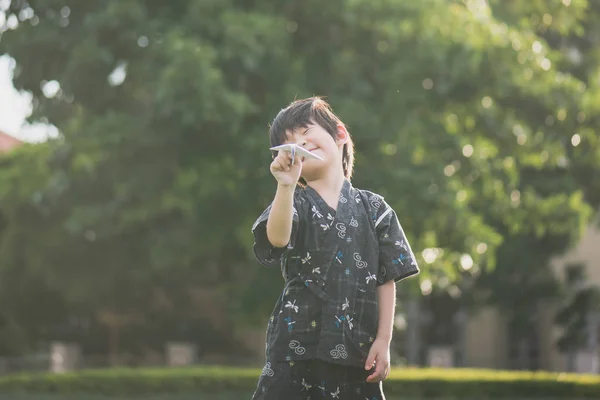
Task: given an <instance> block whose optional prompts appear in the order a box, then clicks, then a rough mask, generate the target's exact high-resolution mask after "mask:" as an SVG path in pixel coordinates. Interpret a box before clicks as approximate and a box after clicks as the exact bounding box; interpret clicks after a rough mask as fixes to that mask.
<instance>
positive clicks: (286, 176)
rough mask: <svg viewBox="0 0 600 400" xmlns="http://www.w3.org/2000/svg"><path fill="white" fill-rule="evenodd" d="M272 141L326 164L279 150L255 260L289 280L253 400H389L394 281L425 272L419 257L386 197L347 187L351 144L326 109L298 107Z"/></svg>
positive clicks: (318, 103)
mask: <svg viewBox="0 0 600 400" xmlns="http://www.w3.org/2000/svg"><path fill="white" fill-rule="evenodd" d="M269 135H270V141H271V145H272V146H276V145H280V144H285V143H295V144H297V145H298V146H301V147H303V148H305V149H306V150H309V151H311V152H313V153H314V154H315V155H317V156H319V157H320V158H321V159H322V160H318V159H306V160H302V158H301V157H300V156H298V155H296V158H295V160H294V162H292V159H291V155H290V153H289V152H285V151H280V152H279V154H277V156H276V157H275V158H274V160H273V163H272V164H271V167H270V169H271V173H272V174H273V176H274V177H275V179H276V181H277V191H276V193H275V199H274V200H273V202H272V203H271V205H270V206H269V207H268V208H267V209H266V210H265V211H264V212H263V213H262V215H261V216H260V217H259V218H258V220H257V221H256V222H255V223H254V226H253V227H252V232H253V234H254V241H255V242H254V253H255V255H256V258H257V259H258V261H259V262H260V263H261V264H262V265H264V266H266V267H274V266H280V267H281V270H282V274H283V278H284V280H285V286H284V289H283V293H282V294H281V296H280V297H279V299H278V301H277V303H276V305H275V309H274V311H273V314H272V316H271V319H270V321H269V324H268V328H267V343H266V358H267V362H266V365H265V367H264V368H263V371H262V374H261V377H260V379H259V381H258V387H257V389H256V392H255V393H254V396H253V399H254V400H258V399H265V400H295V399H298V400H300V399H302V400H305V399H322V398H327V399H343V400H353V399H360V400H365V399H368V400H375V399H384V398H385V397H384V394H383V391H382V385H381V381H383V380H384V379H385V378H386V377H387V376H388V374H389V368H390V355H389V354H390V341H391V338H392V323H393V319H394V306H395V300H396V287H395V282H397V281H399V280H401V279H404V278H406V277H408V276H411V275H414V274H417V273H418V272H419V270H418V267H417V264H416V261H415V257H414V255H413V253H412V250H411V248H410V246H409V244H408V241H407V240H406V237H405V236H404V232H403V231H402V228H401V226H400V224H399V223H398V219H397V218H396V214H395V212H394V211H393V210H392V209H391V208H390V206H389V205H388V204H387V203H386V202H385V201H384V200H383V198H382V197H381V196H379V195H377V194H374V193H371V192H368V191H365V190H359V189H356V188H354V187H352V185H351V184H350V177H351V175H352V168H353V161H354V151H353V144H352V139H351V137H350V134H349V133H348V131H347V130H346V128H345V126H344V124H343V123H342V122H341V121H340V120H339V119H338V117H336V116H335V114H334V113H333V112H332V110H331V108H330V107H329V105H328V104H327V103H326V102H325V101H324V100H322V99H321V98H318V97H313V98H308V99H304V100H297V101H295V102H293V103H292V104H291V105H289V106H288V107H287V108H285V109H283V110H281V111H280V112H279V114H278V115H277V117H276V118H275V120H274V121H273V123H272V125H271V127H270V132H269Z"/></svg>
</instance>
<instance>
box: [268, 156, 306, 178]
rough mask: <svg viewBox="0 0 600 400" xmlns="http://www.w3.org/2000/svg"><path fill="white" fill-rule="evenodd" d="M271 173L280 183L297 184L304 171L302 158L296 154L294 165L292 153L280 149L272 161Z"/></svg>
mask: <svg viewBox="0 0 600 400" xmlns="http://www.w3.org/2000/svg"><path fill="white" fill-rule="evenodd" d="M271 173H272V174H273V176H274V177H275V179H276V180H277V183H278V184H280V185H283V186H295V185H296V183H297V182H298V179H300V174H301V173H302V158H301V157H300V156H299V155H296V159H295V160H294V165H292V155H291V154H290V153H289V152H287V151H283V150H280V151H279V153H278V154H277V157H275V159H274V160H273V162H272V163H271Z"/></svg>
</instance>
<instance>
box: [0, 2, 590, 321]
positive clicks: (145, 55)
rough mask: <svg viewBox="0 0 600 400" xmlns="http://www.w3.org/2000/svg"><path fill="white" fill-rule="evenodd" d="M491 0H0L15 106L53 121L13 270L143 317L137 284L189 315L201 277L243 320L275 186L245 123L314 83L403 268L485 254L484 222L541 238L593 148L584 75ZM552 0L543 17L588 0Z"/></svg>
mask: <svg viewBox="0 0 600 400" xmlns="http://www.w3.org/2000/svg"><path fill="white" fill-rule="evenodd" d="M512 3H523V4H525V3H526V2H525V1H523V2H512ZM538 3H540V2H538ZM541 3H543V4H554V3H556V2H550V1H547V2H541ZM499 4H500V3H497V4H494V8H493V9H490V8H489V7H488V6H486V3H485V2H476V1H467V0H465V1H447V0H424V1H420V2H410V1H401V0H382V1H375V2H373V1H368V0H353V1H350V2H347V1H341V0H334V1H328V2H317V1H314V0H310V1H302V2H301V1H295V0H293V1H286V2H271V1H264V0H263V1H261V0H256V1H252V2H248V1H235V0H219V1H215V0H203V1H189V0H177V1H174V2H169V3H164V2H158V1H145V2H142V1H127V2H122V1H117V0H106V1H103V2H78V1H74V0H61V1H57V0H44V1H36V0H31V1H27V2H25V1H23V0H13V1H12V2H11V3H10V6H9V8H8V10H7V11H6V14H7V16H8V19H7V20H12V21H14V20H15V18H17V19H18V20H19V24H18V26H17V27H16V28H15V29H11V30H6V31H4V32H3V33H2V36H1V38H0V40H1V41H0V46H1V47H0V53H7V54H9V55H10V56H12V57H14V58H15V60H16V61H17V72H18V73H17V74H16V76H15V85H16V86H17V87H18V88H19V89H23V90H27V91H30V92H31V93H33V95H34V97H35V99H36V102H35V112H34V115H33V116H32V119H40V118H47V120H48V121H50V122H51V123H53V124H55V125H56V126H57V127H59V129H60V131H61V135H62V139H61V140H60V142H58V143H56V146H55V147H54V148H53V151H52V159H53V162H52V163H51V164H50V166H49V167H48V168H49V171H48V177H47V180H46V181H45V182H44V183H42V184H40V185H39V193H40V194H39V196H40V198H41V199H42V200H41V202H42V203H43V205H44V207H45V208H44V209H45V210H46V211H45V212H47V213H48V215H49V217H48V219H47V220H45V222H44V224H43V225H40V226H41V227H38V228H37V229H38V230H39V231H40V232H41V233H39V234H40V235H42V234H43V235H45V236H50V237H51V240H52V242H51V243H52V246H40V248H39V249H38V248H36V250H35V251H36V257H37V258H39V264H36V265H34V264H29V263H28V264H27V266H26V268H27V269H30V270H31V271H32V274H34V275H35V276H38V277H40V279H41V280H42V281H43V282H45V284H47V285H48V287H50V288H52V289H53V290H57V291H60V292H61V293H64V296H65V299H66V300H65V301H67V302H68V304H70V305H71V307H73V308H74V309H76V308H78V307H79V308H81V309H83V310H85V311H84V312H85V313H92V314H94V315H95V314H97V313H98V312H99V311H104V312H105V313H106V312H108V313H111V314H112V315H121V316H127V315H140V314H141V315H146V316H147V315H150V314H151V313H152V312H154V311H152V310H155V309H157V307H159V306H158V305H156V302H157V294H156V290H157V288H160V289H161V290H163V291H164V293H166V295H165V296H166V297H167V298H168V299H169V303H170V304H175V303H176V299H178V298H179V300H178V302H177V304H180V305H181V307H185V308H186V309H187V310H190V313H192V311H191V310H194V309H195V308H194V306H193V304H192V300H191V296H189V295H188V294H189V293H190V292H191V291H192V289H194V288H198V287H202V288H204V289H205V290H206V291H213V292H215V293H217V295H219V293H220V295H221V296H222V297H221V299H222V300H223V303H224V304H229V305H236V306H238V305H241V306H242V307H241V308H239V310H241V311H238V312H236V313H231V314H230V315H235V316H236V318H237V317H240V321H242V323H248V322H249V321H264V319H265V318H266V313H267V312H268V310H269V309H270V307H271V303H272V299H273V298H274V296H275V295H276V293H277V292H279V290H280V287H281V283H280V279H281V278H280V276H279V274H277V273H274V272H273V271H264V270H260V269H259V268H258V267H255V266H254V264H255V263H253V262H252V257H251V251H250V247H251V244H252V243H251V240H252V239H251V237H250V233H249V229H250V226H251V224H252V222H253V221H254V219H255V218H256V216H257V215H258V214H259V213H260V212H261V211H262V209H263V208H264V207H265V206H266V205H267V204H268V202H269V201H270V198H271V196H272V194H273V191H274V186H275V185H274V182H273V180H272V178H271V177H270V176H269V173H268V169H267V166H268V163H269V157H270V155H269V152H268V151H267V147H268V143H267V137H266V124H267V123H268V122H269V120H270V119H271V118H272V117H273V116H274V115H275V113H276V112H277V111H278V110H279V109H280V108H281V107H282V106H284V105H285V104H287V103H288V102H289V101H291V100H292V99H293V98H294V97H302V96H308V95H313V94H319V95H326V96H328V97H329V100H330V101H331V103H332V104H333V106H334V108H335V110H336V111H337V113H338V114H339V115H340V116H341V118H342V120H344V121H345V122H346V123H347V124H348V126H349V128H350V131H351V133H353V134H354V138H355V141H356V147H357V149H358V154H357V167H356V171H357V172H356V176H355V179H354V182H355V185H356V186H357V187H364V188H368V189H372V190H375V191H377V192H380V193H382V194H383V195H385V196H386V199H387V200H388V201H389V202H390V204H391V205H392V206H393V207H394V208H395V209H396V210H397V211H398V214H399V215H400V218H401V220H402V223H403V225H404V227H405V230H406V231H407V233H408V236H409V238H410V239H411V242H412V244H413V247H414V248H415V250H417V251H418V252H419V253H420V254H421V252H422V251H423V250H425V249H427V251H425V252H424V253H423V254H424V255H426V257H424V259H422V260H421V265H422V266H423V267H424V268H423V274H422V279H429V280H431V281H432V282H433V284H434V286H436V287H440V288H442V289H444V290H446V289H448V288H450V287H453V286H455V285H456V284H457V283H460V282H461V277H462V276H463V275H477V274H479V273H481V271H486V270H488V269H491V268H492V267H493V266H494V265H495V261H496V259H498V260H501V259H502V260H503V258H502V257H504V256H503V254H504V253H503V251H501V252H500V253H497V249H498V246H499V245H500V243H501V242H502V239H503V238H509V239H511V238H520V237H523V236H526V237H529V236H532V237H535V238H542V237H545V235H560V237H563V238H564V240H563V241H561V242H560V245H557V246H554V245H553V244H551V243H549V244H548V245H552V247H551V248H548V246H546V245H543V246H539V247H535V248H534V250H533V252H534V253H535V255H538V256H540V255H541V256H540V257H541V258H542V259H543V257H546V256H547V255H549V254H550V253H552V252H553V251H561V250H562V249H563V248H564V245H563V244H564V243H566V242H570V241H571V240H573V238H575V237H576V236H577V235H578V234H579V233H580V232H581V229H582V227H583V226H584V225H585V224H586V223H587V220H588V218H589V216H590V206H589V204H588V201H591V200H590V197H589V196H587V195H588V193H589V192H590V186H589V185H590V182H589V181H584V180H581V179H578V178H577V177H578V176H580V175H579V174H580V171H581V170H583V171H591V170H593V169H592V167H593V168H597V166H598V157H597V154H598V143H597V139H595V138H594V135H593V130H591V129H590V126H592V125H591V124H592V122H591V121H592V120H593V115H595V109H594V107H595V106H594V105H593V104H592V102H591V101H589V100H586V99H589V98H590V96H591V94H590V93H595V91H594V90H593V89H590V88H589V87H588V88H587V90H586V86H585V84H584V82H583V81H582V78H581V77H578V76H577V75H574V74H571V73H569V72H568V71H565V70H563V68H562V65H561V63H560V61H561V60H562V58H561V56H560V55H558V54H555V52H553V51H549V50H548V51H547V50H546V48H542V50H541V51H539V52H538V51H536V50H535V49H536V48H537V47H536V46H537V45H535V43H536V41H539V40H540V37H539V35H538V33H537V32H536V31H534V30H533V29H531V27H528V26H527V25H522V24H520V22H519V21H521V18H520V17H523V18H524V17H525V16H527V15H528V14H527V13H529V12H530V10H529V9H523V8H521V9H518V12H517V11H514V12H515V13H516V14H510V13H509V12H508V11H511V10H512V8H511V7H509V6H505V7H506V10H508V11H506V12H505V13H504V14H506V15H507V17H506V18H508V17H509V16H510V17H511V18H514V20H515V21H517V22H516V23H514V24H509V23H504V22H502V20H501V19H500V17H498V16H499V15H504V14H501V13H500V11H498V13H496V10H497V9H498V8H500V7H502V6H500V5H499ZM570 7H571V8H570V9H569V13H566V12H562V11H561V13H560V15H561V16H562V17H561V18H562V19H560V18H557V20H560V21H562V20H564V24H565V26H566V28H564V30H562V31H559V32H560V33H561V34H564V35H570V34H572V32H576V27H577V26H576V22H577V21H578V19H577V18H579V17H581V18H583V16H585V15H587V14H586V12H587V11H589V10H588V8H587V7H588V5H587V3H586V2H584V1H573V2H572V3H571V6H570ZM502 10H504V8H502ZM492 11H494V12H493V13H492ZM571 15H575V16H576V17H575V22H572V21H571V20H570V19H569V18H571V17H570V16H571ZM571 19H572V18H571ZM561 23H562V22H561ZM52 80H54V81H56V82H58V83H59V84H60V90H59V91H58V93H57V94H56V95H54V96H52V97H50V98H47V97H45V96H44V95H43V93H42V87H43V86H44V83H45V82H48V81H52ZM582 109H585V113H586V114H585V115H586V118H585V119H583V121H582V118H581V117H580V115H581V114H580V113H581V111H582ZM550 122H551V123H550ZM574 132H579V135H580V141H581V145H580V146H578V147H577V148H576V149H574V148H573V147H572V145H571V140H572V135H573V133H574ZM581 149H587V150H586V151H587V152H586V153H585V157H584V153H580V151H582V150H581ZM594 155H595V156H594ZM584 158H585V159H586V162H585V163H580V162H579V161H578V160H582V159H584ZM23 168H25V166H23ZM2 173H3V172H2ZM542 177H543V178H544V179H541V178H542ZM594 184H596V183H594ZM586 196H587V197H586ZM26 201H27V200H26V199H25V198H21V202H23V203H26ZM19 204H20V203H19ZM13 210H14V209H13V208H9V209H8V210H7V211H6V213H7V214H10V213H12V212H13ZM11 240H14V238H13V236H12V234H10V235H5V236H4V238H3V241H8V242H10V241H11ZM532 257H533V256H532ZM509 259H510V260H511V261H512V260H514V259H515V258H514V257H511V258H507V260H509ZM13 261H14V260H13V259H8V260H6V261H5V263H6V264H7V265H8V264H10V263H12V262H13ZM503 265H504V264H503ZM518 265H521V266H523V268H530V267H531V265H529V264H528V263H525V262H524V261H523V262H522V263H520V264H518ZM166 282H169V284H167V283H166ZM214 288H217V290H216V291H215V290H214ZM269 295H272V296H269ZM205 311H206V310H205ZM226 311H227V310H226V308H225V307H223V309H222V310H219V311H218V312H217V314H219V313H226ZM187 315H189V314H187ZM257 316H261V317H262V318H257ZM181 318H182V321H184V320H185V317H181ZM182 323H183V322H182ZM261 325H262V322H261Z"/></svg>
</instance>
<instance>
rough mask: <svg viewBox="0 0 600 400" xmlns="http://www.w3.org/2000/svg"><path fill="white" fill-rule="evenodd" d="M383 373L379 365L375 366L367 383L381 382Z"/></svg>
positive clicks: (383, 370)
mask: <svg viewBox="0 0 600 400" xmlns="http://www.w3.org/2000/svg"><path fill="white" fill-rule="evenodd" d="M384 372H385V369H384V367H383V365H382V364H381V363H377V364H375V372H373V373H372V374H371V375H369V377H368V378H367V382H378V381H381V380H383V374H384Z"/></svg>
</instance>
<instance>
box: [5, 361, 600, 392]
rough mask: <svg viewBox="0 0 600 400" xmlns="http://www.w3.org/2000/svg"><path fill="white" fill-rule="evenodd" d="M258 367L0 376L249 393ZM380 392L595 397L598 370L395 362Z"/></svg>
mask: <svg viewBox="0 0 600 400" xmlns="http://www.w3.org/2000/svg"><path fill="white" fill-rule="evenodd" d="M260 372H261V370H260V369H253V368H230V367H193V368H168V369H165V368H156V369H104V370H85V371H81V372H76V373H67V374H50V373H44V374H20V375H8V376H4V377H0V393H7V392H12V393H14V392H21V393H57V394H82V393H87V394H95V395H99V394H104V395H129V396H143V395H148V394H160V393H169V394H176V393H180V394H182V393H202V394H210V393H219V392H240V393H244V394H248V393H252V392H253V391H254V388H255V387H256V382H257V379H258V376H259V375H260ZM384 390H385V393H386V394H387V395H389V396H397V397H399V398H432V397H436V398H440V397H444V398H461V399H464V398H465V397H468V398H477V399H485V398H500V397H502V398H510V399H514V398H553V399H560V398H562V399H575V398H577V399H582V398H596V399H598V398H600V376H597V375H575V374H565V373H560V374H559V373H548V372H509V371H494V370H473V369H419V368H396V369H395V370H393V372H392V374H391V376H390V377H389V378H388V379H387V380H386V381H385V382H384Z"/></svg>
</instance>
